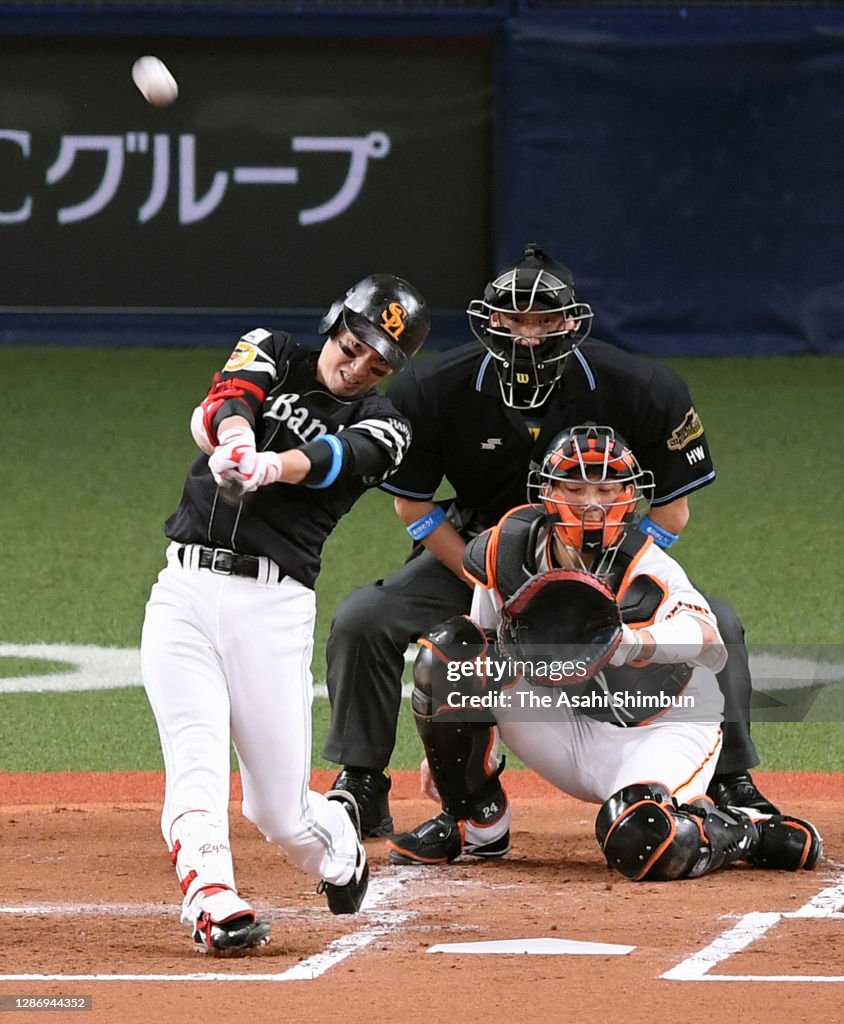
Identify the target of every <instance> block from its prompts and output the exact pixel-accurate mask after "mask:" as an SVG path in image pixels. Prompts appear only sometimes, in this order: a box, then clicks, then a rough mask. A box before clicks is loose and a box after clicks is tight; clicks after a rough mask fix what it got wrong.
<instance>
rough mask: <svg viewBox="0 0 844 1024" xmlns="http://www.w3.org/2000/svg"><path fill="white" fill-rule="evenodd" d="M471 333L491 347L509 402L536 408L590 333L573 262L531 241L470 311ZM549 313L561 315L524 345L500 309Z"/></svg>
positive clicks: (588, 309) (588, 314)
mask: <svg viewBox="0 0 844 1024" xmlns="http://www.w3.org/2000/svg"><path fill="white" fill-rule="evenodd" d="M466 312H467V313H468V316H469V326H470V327H471V328H472V333H473V334H474V335H475V337H476V338H477V339H478V341H480V342H481V344H482V345H483V346H484V347H485V348H487V349H488V350H489V352H490V353H491V355H492V357H493V359H494V361H495V370H496V373H497V374H498V379H499V384H500V386H501V395H502V398H503V399H504V402H505V404H506V405H509V406H510V407H511V408H513V409H535V408H536V407H537V406H540V405H542V403H543V402H544V401H545V400H546V399H547V397H548V395H549V394H550V393H551V391H552V389H553V387H554V385H555V384H556V383H557V381H558V380H559V379H560V376H561V375H562V372H563V365H564V360H565V357H566V356H567V355H569V354H570V353H571V352H572V351H573V349H574V348H576V347H577V345H579V344H580V342H581V341H583V339H584V338H585V337H586V336H587V334H588V333H589V330H590V327H591V325H592V315H593V314H592V309H591V307H590V306H588V305H587V304H586V303H585V302H578V301H577V298H576V297H575V294H574V279H573V278H572V276H571V271H570V270H569V269H568V267H564V266H563V265H562V263H557V262H556V261H555V260H552V259H551V258H550V257H549V256H546V254H545V253H544V252H543V251H542V250H541V249H540V248H539V246H538V245H536V244H535V243H533V242H531V243H530V244H528V245H527V246H526V247H525V252H524V256H523V257H522V258H521V259H520V260H519V261H518V263H514V264H513V265H512V266H510V267H507V268H505V269H504V270H502V271H501V273H500V274H498V276H497V277H496V278H495V279H494V280H493V281H491V282H490V283H489V284H488V285H487V286H486V288H485V289H484V297H483V298H482V299H474V300H473V301H472V302H470V303H469V308H468V309H467V310H466ZM513 313H545V314H553V315H555V316H556V317H557V318H558V323H557V325H556V326H555V327H554V328H553V329H551V330H548V331H546V332H545V333H544V334H543V335H542V342H541V344H539V345H535V346H526V345H523V344H520V343H519V342H520V339H519V336H518V335H517V334H513V333H512V332H511V330H510V328H509V327H507V326H505V325H504V323H502V321H501V314H505V315H506V314H513Z"/></svg>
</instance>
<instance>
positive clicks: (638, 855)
mask: <svg viewBox="0 0 844 1024" xmlns="http://www.w3.org/2000/svg"><path fill="white" fill-rule="evenodd" d="M595 835H596V837H597V839H598V842H599V843H600V845H601V849H602V850H603V852H604V856H605V857H606V858H607V865H608V866H609V867H611V868H613V870H615V871H618V872H619V873H620V874H622V875H624V877H625V878H629V879H631V881H634V882H640V881H646V880H647V881H649V882H663V881H671V880H673V879H676V878H685V877H686V876H687V875H688V874H689V873H690V872H691V871H692V870H693V869H694V867H695V866H696V864H697V863H698V861H699V860H700V857H701V848H702V847H705V845H706V839H705V836H704V834H703V831H702V829H701V828H700V825H699V823H698V821H697V819H696V818H695V817H694V816H693V815H690V814H687V813H682V812H678V808H677V804H676V801H675V800H674V799H673V797H672V796H671V794H670V793H669V792H668V790H667V789H666V788H665V786H663V785H661V784H660V783H653V782H651V783H638V784H636V785H633V786H626V787H625V788H624V789H620V790H619V791H618V792H617V793H613V795H612V796H611V797H610V798H609V799H608V800H607V801H605V803H604V804H603V805H602V806H601V809H600V810H599V811H598V817H597V819H596V821H595Z"/></svg>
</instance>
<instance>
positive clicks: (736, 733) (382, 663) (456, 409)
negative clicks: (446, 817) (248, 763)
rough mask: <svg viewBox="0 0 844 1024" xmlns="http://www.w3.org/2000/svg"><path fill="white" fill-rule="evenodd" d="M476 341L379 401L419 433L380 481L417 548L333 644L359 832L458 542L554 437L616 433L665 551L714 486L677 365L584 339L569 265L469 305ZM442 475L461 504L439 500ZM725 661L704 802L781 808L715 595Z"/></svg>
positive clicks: (345, 780)
mask: <svg viewBox="0 0 844 1024" xmlns="http://www.w3.org/2000/svg"><path fill="white" fill-rule="evenodd" d="M467 312H468V315H469V324H470V326H471V328H472V332H473V334H474V335H475V337H476V338H477V339H478V341H480V342H481V345H482V346H483V347H482V348H480V347H479V346H478V345H477V344H475V343H469V344H467V345H463V346H461V347H459V348H457V349H455V350H454V351H452V352H449V353H447V354H445V355H444V356H443V357H442V358H440V359H438V360H437V361H436V362H435V363H433V364H431V363H429V364H427V365H424V364H423V365H419V366H411V367H410V368H409V369H408V371H407V372H406V373H405V374H402V376H401V377H397V378H396V379H395V381H394V382H393V383H392V384H391V386H390V388H389V390H388V395H389V397H390V399H391V400H392V402H393V404H394V405H395V407H396V408H397V409H398V410H399V411H400V412H401V413H403V414H404V415H405V416H406V417H407V418H408V419H409V420H410V422H411V424H412V427H413V443H412V445H411V447H410V450H409V452H408V454H407V456H406V457H405V459H404V461H403V462H402V464H401V466H400V467H399V469H398V471H397V472H396V473H395V474H394V475H393V476H391V477H390V478H389V480H388V481H387V482H386V483H384V484H382V485H381V486H382V487H383V489H384V490H386V491H388V492H389V493H391V494H392V495H393V496H394V501H395V509H396V514H397V515H398V516H399V518H400V519H401V520H402V521H403V522H404V523H405V524H406V526H407V531H408V533H409V534H410V536H411V538H412V540H413V541H414V547H413V550H412V552H411V554H410V556H409V558H408V559H407V561H406V562H405V564H404V565H403V566H402V567H401V568H400V569H398V570H397V571H396V572H394V573H393V574H392V575H390V576H388V577H387V578H386V579H382V580H377V581H376V582H375V583H372V584H370V585H369V586H365V587H361V588H359V589H357V590H355V591H353V592H352V593H351V594H350V595H349V597H348V598H347V599H346V600H345V601H344V602H343V604H342V605H341V606H340V608H339V609H338V611H337V614H336V615H335V617H334V621H333V622H332V625H331V633H330V635H329V638H328V650H327V657H328V673H327V682H328V693H329V697H330V700H331V709H332V711H331V725H330V728H329V732H328V736H327V738H326V741H325V746H324V748H323V752H322V754H323V757H325V758H326V759H327V760H329V761H333V762H335V763H336V764H339V765H342V766H343V769H342V771H341V772H340V773H339V775H338V776H337V778H336V780H335V781H334V784H333V787H332V788H333V789H345V790H347V791H349V792H351V793H352V794H353V795H354V796H355V798H356V799H357V802H358V805H359V807H360V810H361V824H362V829H363V834H364V836H369V837H372V836H383V835H389V834H391V833H392V831H393V820H392V817H391V815H390V810H389V800H388V793H389V789H390V777H389V772H388V770H387V768H388V765H389V762H390V757H391V755H392V752H393V747H394V745H395V739H396V724H397V720H398V714H399V708H400V701H401V680H402V672H403V668H404V654H405V651H406V649H407V646H408V644H410V643H412V642H413V641H415V640H416V639H417V638H418V637H419V636H420V635H421V634H423V633H425V632H426V631H427V630H428V629H430V628H431V627H432V626H433V625H434V624H435V623H437V622H441V621H443V620H444V619H447V618H449V617H451V616H453V615H461V614H466V613H468V611H469V607H470V604H471V598H472V591H471V589H470V587H469V585H468V583H467V582H466V580H465V578H464V577H463V573H462V557H463V548H464V547H465V545H466V542H467V540H469V539H471V538H472V537H473V536H476V535H477V534H478V533H479V532H480V531H481V530H484V529H486V528H487V527H489V526H492V525H493V524H494V523H496V522H498V520H499V519H500V518H501V516H502V515H503V514H504V513H505V512H506V511H508V510H509V509H511V508H513V507H515V506H517V505H522V504H524V502H525V501H526V494H525V482H526V480H527V476H528V471H529V469H530V467H531V465H532V464H538V462H539V461H540V460H541V457H542V453H543V452H544V451H545V449H546V448H547V446H548V443H549V441H550V440H551V438H553V437H554V436H556V435H557V434H558V433H559V432H560V431H562V430H564V429H565V428H567V427H571V426H572V425H574V424H577V423H586V422H597V423H605V424H608V425H610V426H612V427H613V428H615V430H616V431H617V432H618V433H619V434H621V435H622V436H623V437H625V438H626V439H627V441H628V443H629V444H630V447H631V448H632V449H633V451H634V453H635V454H636V457H637V458H638V460H639V463H640V464H641V465H642V467H643V468H645V469H648V470H650V471H651V472H652V473H653V475H654V479H655V483H656V489H655V493H654V498H653V503H652V507H651V510H650V513H649V516H648V517H646V518H645V519H643V520H642V521H641V522H640V524H639V528H640V529H642V530H643V531H644V532H645V533H648V534H650V535H651V536H652V537H653V538H654V540H655V541H656V543H657V544H659V545H661V546H662V547H663V548H668V547H670V546H671V545H672V544H673V543H674V542H675V541H676V540H677V537H678V536H679V534H680V533H681V531H682V530H683V528H684V527H685V525H686V523H687V522H688V519H689V506H688V497H689V495H690V494H691V493H692V492H693V491H696V490H698V489H699V488H701V487H705V486H706V485H707V484H709V483H711V482H712V480H714V479H715V470H714V468H713V464H712V459H711V456H710V452H709V447H708V444H707V441H706V437H705V435H704V429H703V424H702V423H701V421H700V418H699V417H698V414H697V412H696V411H695V408H694V406H693V404H692V400H691V397H690V395H689V390H688V387H687V386H686V384H685V382H684V381H683V380H682V379H681V378H680V377H679V376H678V375H677V374H676V373H674V372H673V371H672V370H670V369H669V368H667V367H665V366H662V365H660V364H659V363H655V362H652V361H651V360H649V359H644V358H641V357H639V356H634V355H631V354H629V353H627V352H624V351H622V350H621V349H618V348H615V347H614V346H612V345H608V344H606V343H604V342H601V341H597V340H595V339H592V338H590V339H588V340H587V335H588V334H589V332H590V328H591V323H592V317H593V313H592V310H591V308H590V307H589V306H588V305H587V304H586V303H584V302H579V301H578V300H577V298H576V295H575V290H574V281H573V279H572V275H571V273H570V271H569V270H568V268H566V267H565V266H563V265H562V264H560V263H557V262H556V261H555V260H553V259H551V258H550V257H548V256H547V255H546V254H545V253H544V252H543V251H542V250H541V249H540V248H539V247H538V246H537V245H535V244H530V245H528V246H527V247H526V248H525V252H524V255H523V257H522V258H521V259H520V260H519V261H518V262H516V263H514V264H513V265H512V266H509V267H507V268H506V269H504V270H503V271H501V273H499V274H498V276H497V277H496V278H495V279H494V280H493V281H491V282H490V283H489V284H488V285H487V287H486V289H485V290H484V295H483V298H482V299H476V300H474V301H473V302H471V303H470V304H469V308H468V311H467ZM443 479H445V480H447V481H448V483H449V484H450V486H451V488H453V490H454V494H455V496H454V498H452V499H449V500H446V501H435V500H434V495H435V494H436V492H437V489H438V488H439V486H440V484H441V483H442V481H443ZM709 600H710V604H711V606H712V609H713V611H714V612H715V614H716V615H717V618H718V626H719V629H720V632H721V635H722V637H723V638H724V641H725V642H726V643H727V644H728V646H729V650H730V657H729V660H728V662H727V665H726V667H725V668H724V669H723V671H721V672H720V673H719V675H718V682H719V685H720V687H721V690H722V691H723V693H724V698H725V710H724V745H723V750H722V753H721V757H720V760H719V762H718V768H717V772H716V776H715V778H714V780H713V782H712V785H711V787H710V790H709V792H710V795H711V796H712V797H713V799H715V801H716V803H719V804H720V805H722V806H733V807H743V808H750V809H754V810H756V811H761V812H763V813H768V814H772V813H776V811H777V809H776V808H775V807H774V806H773V804H771V803H770V802H769V801H768V800H766V799H765V797H764V796H763V795H762V794H761V793H760V792H759V790H758V789H757V787H756V786H755V784H754V782H753V780H752V778H751V776H750V774H749V772H748V769H749V768H751V767H753V766H754V765H757V764H758V763H759V757H758V755H757V752H756V748H755V746H754V744H753V741H752V740H751V738H750V696H751V681H750V672H749V669H748V662H747V648H746V647H745V645H744V629H743V627H742V625H741V622H740V621H739V619H738V617H737V616H736V614H735V612H734V611H733V609H732V608H731V606H730V605H729V604H727V603H726V602H725V601H722V600H720V599H709Z"/></svg>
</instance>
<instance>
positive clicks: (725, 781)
mask: <svg viewBox="0 0 844 1024" xmlns="http://www.w3.org/2000/svg"><path fill="white" fill-rule="evenodd" d="M707 795H708V796H709V797H711V799H712V802H713V803H714V804H715V806H716V807H718V808H720V809H721V810H722V811H727V810H730V809H732V810H736V811H744V813H745V814H749V815H750V816H751V817H753V815H754V813H756V814H779V813H780V811H779V808H778V807H777V806H776V805H774V804H772V803H771V801H770V800H768V799H767V798H766V797H764V796H763V795H762V793H761V792H760V791H759V788H758V787H757V785H756V783H755V782H754V781H753V779H752V778H751V776H750V772H730V773H729V774H725V775H716V776H715V777H714V778H713V779H712V782H710V784H709V789H708V790H707Z"/></svg>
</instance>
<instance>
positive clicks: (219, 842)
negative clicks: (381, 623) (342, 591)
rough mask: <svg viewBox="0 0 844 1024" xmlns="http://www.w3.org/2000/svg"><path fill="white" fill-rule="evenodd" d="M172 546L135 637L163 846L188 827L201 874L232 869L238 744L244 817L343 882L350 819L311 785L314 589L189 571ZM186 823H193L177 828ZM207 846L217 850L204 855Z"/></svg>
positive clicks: (349, 867)
mask: <svg viewBox="0 0 844 1024" xmlns="http://www.w3.org/2000/svg"><path fill="white" fill-rule="evenodd" d="M177 550H178V545H176V544H171V545H170V547H169V548H168V550H167V565H166V567H165V568H164V569H163V570H162V571H161V573H160V574H159V577H158V580H157V582H156V583H155V584H154V585H153V587H152V590H151V593H150V598H149V601H148V602H147V606H146V615H145V618H144V626H143V632H142V638H141V666H142V672H143V680H144V686H145V688H146V692H147V696H148V698H149V702H150V704H151V706H152V710H153V713H154V715H155V719H156V722H157V724H158V731H159V734H160V737H161V748H162V752H163V755H164V767H165V772H166V789H165V797H164V808H163V811H162V815H161V829H162V833H163V835H164V838H165V841H166V842H167V844H168V847H169V848H170V850H171V851H172V850H173V846H174V843H175V840H176V838H179V837H180V835H181V833H182V832H184V834H185V836H189V837H190V842H191V846H192V850H191V851H190V857H189V858H188V862H189V863H190V864H191V865H192V866H193V867H194V868H195V867H196V864H197V863H198V864H199V865H200V868H199V871H200V875H201V873H202V871H203V870H205V871H206V872H207V873H208V874H212V873H213V874H217V875H221V874H225V871H226V867H225V862H226V858H227V857H228V861H229V871H231V869H230V853H227V851H228V804H229V781H230V756H231V755H230V744H231V743H234V747H235V750H236V752H237V757H238V761H239V763H240V773H241V782H242V786H243V813H244V815H245V816H246V817H247V818H248V819H249V820H250V821H252V822H254V824H255V825H256V826H257V827H258V828H259V829H260V830H261V832H263V834H264V835H265V836H266V837H267V839H268V840H270V841H271V842H274V843H277V844H278V845H279V846H281V847H282V848H283V849H284V850H285V852H286V853H287V855H288V856H289V858H290V859H291V861H293V863H294V864H296V865H297V866H298V867H300V868H302V869H303V870H304V871H308V872H310V873H312V874H314V875H317V876H319V877H320V878H324V879H325V880H326V881H329V882H334V883H337V884H343V883H345V882H347V881H348V880H349V878H350V877H351V874H352V871H353V870H354V865H355V859H356V853H357V846H356V837H355V831H354V828H353V826H352V823H351V821H350V819H349V816H348V814H346V812H345V811H344V810H342V808H341V806H340V805H338V804H337V803H335V802H333V801H329V800H326V799H325V797H324V796H323V795H322V794H320V793H316V792H314V791H313V790H311V789H310V788H309V779H310V771H311V702H312V699H313V680H312V676H311V670H310V664H311V655H312V651H313V630H314V620H315V617H316V602H315V596H314V592H313V591H312V590H309V589H308V588H307V587H304V586H302V584H300V583H298V582H297V581H296V580H292V579H290V578H289V577H287V578H285V579H283V580H282V582H281V583H269V582H266V583H264V582H259V581H258V580H253V579H249V578H246V577H242V576H224V575H220V574H217V573H214V572H212V571H210V570H208V569H198V568H190V567H187V568H186V567H183V566H182V565H181V564H180V562H179V560H178V558H177V555H176V552H177ZM185 561H186V565H187V566H190V564H191V562H192V561H193V560H192V559H190V558H186V559H185ZM266 561H267V560H266V559H262V563H263V562H266ZM269 565H272V563H269ZM267 575H272V574H271V573H270V574H268V573H262V578H266V577H267ZM197 811H201V812H206V814H207V816H206V817H203V816H202V815H196V814H194V813H193V812H197ZM205 821H208V822H211V823H212V828H211V829H210V830H209V831H208V833H207V837H206V842H205V843H203V842H202V837H201V835H200V836H199V838H197V836H196V835H195V833H196V832H197V830H199V831H200V832H201V831H202V830H203V829H204V827H205V826H204V825H203V824H202V823H203V822H205ZM184 822H192V823H193V827H191V828H187V829H184V828H183V827H182V824H183V823H184ZM180 843H181V838H180ZM206 848H207V849H210V850H212V853H213V854H215V855H214V856H207V857H205V859H203V851H204V850H205V849H206ZM223 848H225V849H223ZM221 851H222V853H221ZM221 856H222V861H221ZM221 864H222V866H221ZM177 870H178V865H177ZM180 877H181V876H180ZM232 879H233V875H232ZM202 884H228V885H231V884H232V882H227V881H226V879H225V878H223V877H213V878H212V877H208V878H207V879H203V878H202V877H200V878H198V879H196V880H195V882H194V884H193V886H192V889H193V890H194V891H195V890H196V889H197V888H199V887H201V885H202ZM186 898H187V897H186Z"/></svg>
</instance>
